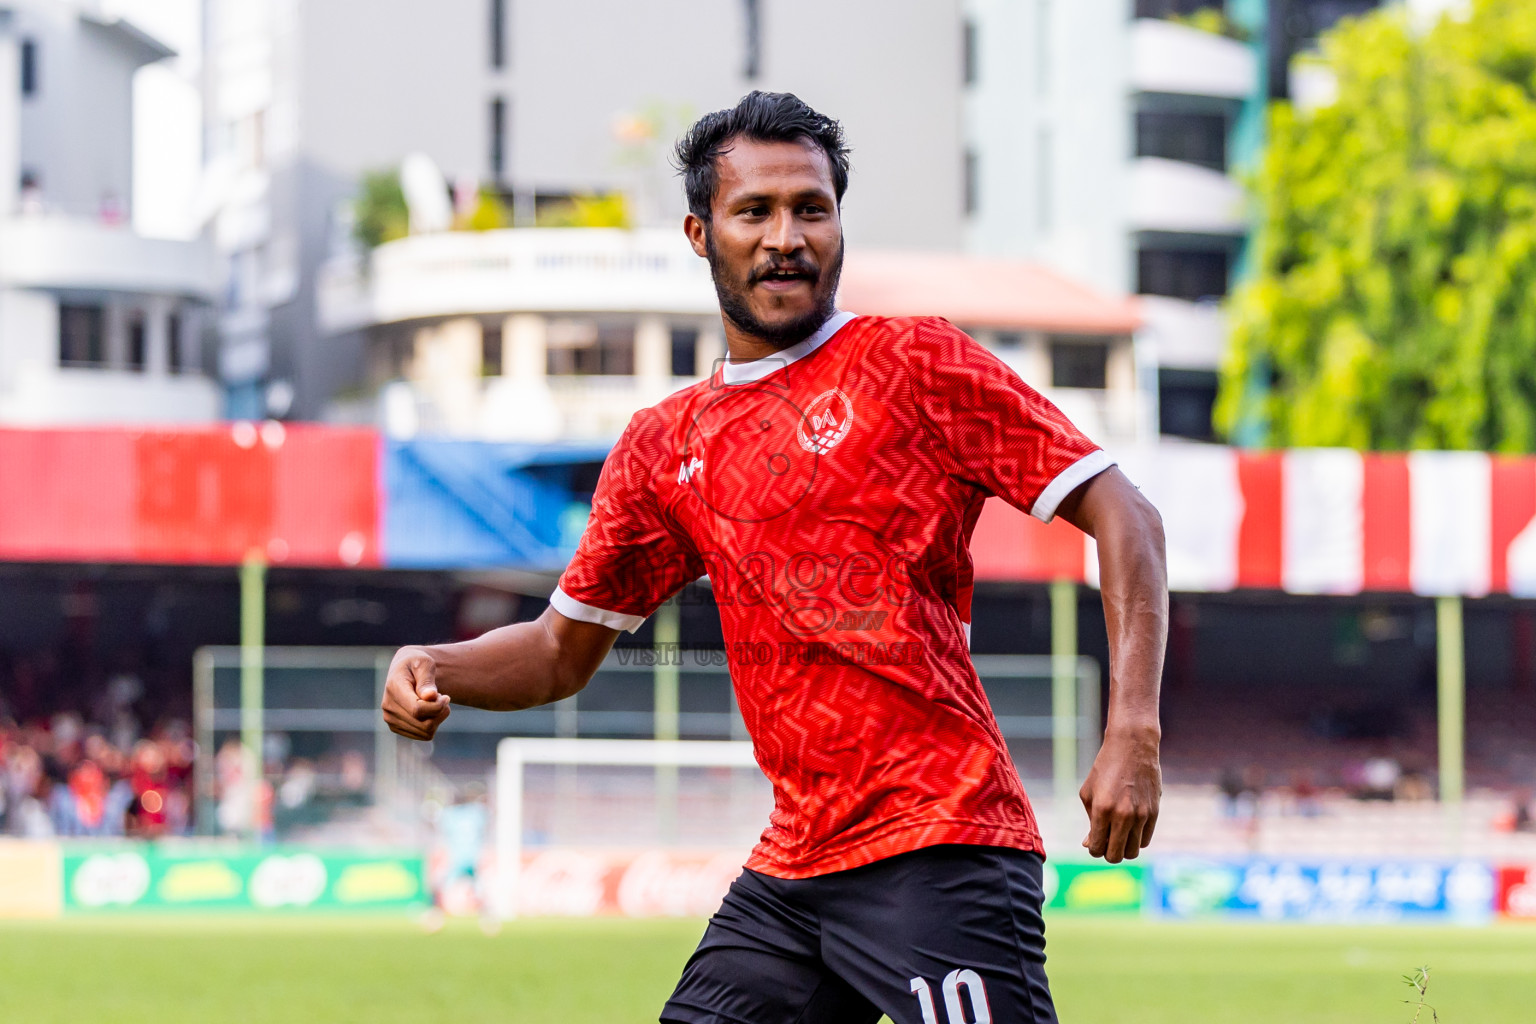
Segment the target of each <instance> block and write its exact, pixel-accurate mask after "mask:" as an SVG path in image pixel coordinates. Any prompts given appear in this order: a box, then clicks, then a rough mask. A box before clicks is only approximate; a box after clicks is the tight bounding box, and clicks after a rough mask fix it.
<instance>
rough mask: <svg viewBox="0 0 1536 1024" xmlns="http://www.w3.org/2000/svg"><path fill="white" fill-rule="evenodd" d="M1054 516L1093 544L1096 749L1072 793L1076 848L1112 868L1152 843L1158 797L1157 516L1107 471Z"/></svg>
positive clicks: (1162, 575)
mask: <svg viewBox="0 0 1536 1024" xmlns="http://www.w3.org/2000/svg"><path fill="white" fill-rule="evenodd" d="M1057 511H1058V514H1059V515H1061V516H1062V517H1064V518H1065V519H1066V520H1067V521H1068V522H1070V523H1071V524H1072V525H1074V526H1076V527H1077V528H1078V529H1080V530H1082V531H1083V532H1084V533H1087V534H1088V535H1090V536H1091V537H1093V538H1094V540H1095V541H1097V544H1098V551H1099V588H1100V591H1101V592H1102V594H1103V597H1104V623H1105V626H1106V627H1107V629H1108V631H1109V714H1108V717H1107V720H1106V722H1105V726H1104V745H1103V746H1102V747H1101V748H1100V749H1099V754H1098V757H1096V758H1095V759H1094V762H1093V770H1092V771H1090V772H1089V773H1088V781H1086V782H1085V783H1083V788H1082V792H1081V796H1082V800H1083V806H1084V807H1085V808H1087V811H1088V822H1089V827H1088V837H1087V838H1086V839H1084V840H1083V845H1084V846H1086V847H1087V848H1088V852H1089V853H1090V854H1092V855H1093V856H1095V857H1103V858H1104V859H1105V860H1107V861H1109V862H1110V863H1111V864H1115V863H1119V861H1120V860H1121V859H1122V858H1134V857H1135V856H1136V855H1137V853H1138V852H1140V850H1141V848H1142V847H1144V846H1146V845H1147V844H1148V843H1150V842H1151V841H1152V831H1153V829H1154V828H1156V826H1157V812H1158V803H1159V801H1160V799H1161V797H1162V792H1163V776H1162V768H1161V767H1160V765H1159V762H1158V751H1159V746H1160V744H1161V742H1162V726H1161V725H1160V724H1159V721H1158V690H1159V688H1160V684H1161V681H1162V676H1163V652H1164V650H1165V649H1166V648H1167V645H1168V571H1167V565H1166V556H1165V553H1164V542H1163V521H1162V518H1161V517H1160V516H1159V515H1158V514H1157V509H1155V508H1153V507H1152V503H1151V502H1149V501H1147V499H1146V498H1144V497H1143V496H1142V494H1141V492H1140V491H1138V490H1137V489H1136V488H1135V486H1134V485H1133V484H1132V483H1131V482H1130V481H1129V480H1127V479H1126V477H1125V474H1123V473H1121V472H1120V470H1118V469H1116V468H1113V467H1111V468H1110V469H1108V470H1105V471H1104V472H1103V473H1100V474H1099V475H1098V476H1096V477H1094V478H1093V479H1092V480H1090V481H1088V482H1087V483H1086V484H1084V485H1083V486H1082V487H1079V488H1078V489H1077V490H1076V491H1074V492H1072V494H1070V495H1069V496H1068V497H1067V499H1066V500H1065V501H1063V502H1062V504H1061V507H1060V508H1059V509H1058V510H1057Z"/></svg>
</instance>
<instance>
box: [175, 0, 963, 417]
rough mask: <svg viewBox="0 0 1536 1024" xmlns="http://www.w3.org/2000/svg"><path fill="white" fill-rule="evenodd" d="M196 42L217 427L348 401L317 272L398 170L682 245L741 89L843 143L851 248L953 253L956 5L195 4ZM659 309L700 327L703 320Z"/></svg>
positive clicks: (792, 0) (354, 373)
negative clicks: (358, 202)
mask: <svg viewBox="0 0 1536 1024" xmlns="http://www.w3.org/2000/svg"><path fill="white" fill-rule="evenodd" d="M204 24H205V35H206V40H207V48H206V58H207V59H206V88H205V108H204V109H205V118H206V138H207V167H208V177H209V179H210V181H211V183H212V186H213V188H212V191H213V194H214V196H215V197H216V200H215V205H216V208H217V210H218V213H217V215H216V217H215V230H214V235H215V238H216V240H217V244H218V248H219V250H220V252H221V254H222V256H223V263H224V267H225V279H226V281H227V288H226V293H225V308H224V313H223V318H222V321H221V335H222V340H221V346H222V347H221V350H220V371H221V374H222V377H223V379H224V381H225V383H226V386H227V387H228V393H229V397H230V403H229V411H230V413H231V414H233V415H240V416H259V415H266V414H272V415H279V416H282V415H287V416H299V417H309V418H313V417H318V416H320V415H322V414H323V412H324V410H325V409H326V406H327V404H328V403H329V402H330V400H331V399H332V398H333V397H334V396H336V395H337V394H339V393H340V394H346V393H349V392H356V391H357V390H358V389H359V387H361V386H363V385H364V383H365V381H366V380H367V379H368V364H369V360H370V359H372V358H373V354H372V349H373V347H374V346H373V344H372V342H371V341H370V340H369V339H368V338H365V337H364V336H363V334H361V333H358V332H355V331H354V332H342V333H335V332H330V331H326V330H323V329H322V327H321V323H320V312H319V303H318V300H317V285H316V282H317V279H318V276H319V275H318V270H319V268H320V266H321V265H322V264H323V263H324V262H325V261H326V260H327V259H328V258H329V257H331V256H333V255H338V254H340V255H343V256H344V255H345V254H346V252H347V250H349V249H350V248H351V245H352V242H351V234H352V225H351V222H350V216H349V211H348V209H347V207H348V204H349V202H350V200H351V199H352V198H353V196H354V195H355V194H356V192H357V189H358V186H359V179H360V177H361V176H362V175H363V174H364V173H365V172H370V171H379V170H392V169H395V168H398V167H399V166H400V164H401V163H402V161H403V160H404V159H405V158H406V157H407V156H408V155H410V154H413V153H420V154H424V155H425V156H427V157H429V158H430V159H431V161H432V162H433V163H435V164H436V166H437V167H438V168H439V169H440V171H441V173H442V174H443V176H444V177H445V178H446V180H447V181H448V182H449V183H450V184H452V185H454V186H455V187H456V188H457V189H458V190H459V191H460V193H461V194H462V193H463V192H465V191H466V190H467V191H468V192H470V193H471V194H472V193H473V192H474V190H475V189H476V188H477V187H479V186H482V185H483V186H488V187H489V188H491V189H492V190H494V191H495V192H496V193H497V194H499V195H500V196H502V197H503V198H505V199H507V200H510V205H511V207H512V210H513V217H514V219H515V221H516V223H518V224H533V223H536V222H538V220H539V217H540V211H541V210H546V209H548V208H550V206H551V205H552V204H559V203H561V202H563V201H566V200H568V199H569V198H570V197H571V196H573V195H614V194H623V195H624V196H625V200H626V202H625V205H626V208H627V214H628V221H629V223H631V224H632V225H636V226H640V227H652V226H657V225H666V226H667V227H668V229H669V230H671V231H674V232H676V231H678V230H679V229H678V226H677V225H678V222H679V221H680V219H681V216H682V212H683V207H682V195H681V186H680V183H679V182H678V180H677V178H676V176H675V175H674V173H673V172H672V170H671V168H670V166H669V165H668V150H669V148H670V145H671V142H672V140H673V139H674V138H675V137H676V135H677V134H678V133H679V132H680V131H681V130H682V129H683V128H684V127H686V125H687V124H688V123H690V122H691V120H692V119H693V118H695V117H697V116H698V115H699V114H702V113H704V112H706V111H709V110H713V109H718V108H720V107H724V106H728V105H731V104H734V103H735V102H736V100H737V99H739V98H740V97H741V96H742V95H743V94H745V93H746V92H748V91H749V90H751V89H753V88H765V89H792V90H793V91H795V92H797V93H799V94H800V95H801V96H803V97H804V98H805V99H806V100H807V101H809V102H810V103H812V104H813V105H815V106H817V107H819V108H821V109H825V110H827V111H829V112H831V113H833V114H835V115H836V116H838V117H840V118H842V119H843V120H844V121H845V123H846V124H847V125H848V127H849V134H850V142H851V144H852V146H853V149H854V156H853V161H854V180H853V185H852V188H851V190H850V192H849V197H848V201H847V205H846V219H847V223H848V233H849V237H850V238H851V239H853V240H854V241H855V242H857V243H859V244H864V245H880V246H900V247H905V248H924V249H941V250H955V249H958V248H959V246H960V244H961V240H962V228H963V225H964V221H965V212H964V195H963V174H962V170H963V167H964V159H963V152H962V150H963V147H962V140H961V130H960V124H959V118H958V112H959V109H960V103H961V92H962V89H963V82H962V76H961V69H960V59H961V52H960V46H959V40H960V14H959V0H856V2H844V3H838V4H830V5H829V4H814V3H811V2H810V0H773V2H759V0H737V2H724V0H655V2H648V3H644V4H635V3H626V2H619V0H569V2H561V3H539V4H535V3H514V2H509V0H444V2H442V3H437V4H432V5H430V6H429V5H426V4H423V3H420V2H412V0H328V2H325V3H318V2H313V0H297V2H291V3H270V2H258V0H206V2H205V5H204ZM808 26H809V27H811V30H808ZM466 244H468V243H466ZM540 244H544V243H540V242H535V241H532V240H530V241H528V242H526V243H519V242H515V241H509V240H498V241H492V242H487V243H486V245H487V246H489V247H491V248H493V249H494V248H495V247H497V246H503V245H510V246H513V247H514V248H515V247H517V246H520V245H521V246H532V247H537V246H538V245H540ZM571 244H572V245H578V246H579V244H580V243H576V242H575V241H574V240H572V242H571ZM593 244H594V245H596V246H598V247H601V246H602V245H605V244H607V243H604V242H594V243H593ZM426 248H430V246H429V245H426V246H423V247H418V248H415V249H411V250H408V251H409V252H410V253H411V254H412V255H411V257H410V258H411V259H415V258H416V256H415V254H416V253H417V252H419V251H425V249H426ZM390 258H391V259H395V258H396V257H390ZM398 258H400V259H405V258H406V257H405V256H404V255H401V256H400V257H398ZM703 301H705V302H709V301H710V300H708V299H707V298H706V299H705V300H703ZM461 312H476V313H481V312H486V311H485V310H475V309H472V308H469V307H466V308H465V309H464V310H461ZM673 312H678V313H680V314H681V313H685V312H686V313H687V316H689V317H693V318H694V319H695V320H696V321H697V322H698V324H699V325H700V326H699V328H698V329H699V330H700V331H705V329H704V327H703V326H702V324H703V321H704V320H706V319H708V317H709V316H710V314H711V313H712V312H713V306H712V304H711V305H708V307H707V308H705V307H703V306H700V307H698V308H695V307H692V306H689V307H687V308H686V309H683V310H676V311H673ZM667 331H670V328H667ZM663 333H665V332H663ZM555 334H556V336H557V337H559V336H560V335H559V329H557V330H556V332H555ZM660 336H661V335H657V337H660ZM701 336H703V337H707V331H705V333H704V335H701ZM561 344H564V342H562V343H561ZM572 344H574V343H572ZM668 344H670V342H668ZM704 344H705V345H706V348H707V344H708V343H707V341H706V342H705V343H704ZM577 347H580V346H577ZM662 347H663V349H665V347H666V346H662ZM515 348H516V346H515V344H512V342H511V341H510V340H509V342H508V348H507V349H506V351H507V352H513V351H514V350H515ZM647 351H649V350H648V349H647ZM637 358H640V359H642V364H641V365H639V366H638V369H640V370H642V371H646V367H647V366H649V364H644V363H643V359H644V358H649V357H643V356H640V355H637ZM668 358H670V357H668ZM657 365H660V364H657ZM668 365H670V364H668ZM646 372H649V371H646Z"/></svg>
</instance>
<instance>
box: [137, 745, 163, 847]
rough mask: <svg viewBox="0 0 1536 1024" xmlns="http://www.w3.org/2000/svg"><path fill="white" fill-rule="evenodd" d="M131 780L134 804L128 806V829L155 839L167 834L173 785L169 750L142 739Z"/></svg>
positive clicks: (138, 834) (138, 746)
mask: <svg viewBox="0 0 1536 1024" xmlns="http://www.w3.org/2000/svg"><path fill="white" fill-rule="evenodd" d="M130 782H131V784H132V786H133V803H132V804H131V805H130V806H129V809H128V831H129V832H130V834H132V835H137V836H144V837H147V838H151V839H153V838H158V837H159V836H163V835H165V833H166V831H167V823H168V821H169V814H168V807H167V800H168V797H169V796H170V792H171V784H170V775H169V772H168V771H167V759H166V756H165V752H164V751H163V750H161V749H160V745H159V744H158V743H154V742H152V741H150V740H140V741H139V742H138V743H137V744H135V745H134V748H133V768H132V772H131V775H130Z"/></svg>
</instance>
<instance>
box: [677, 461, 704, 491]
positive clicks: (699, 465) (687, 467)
mask: <svg viewBox="0 0 1536 1024" xmlns="http://www.w3.org/2000/svg"><path fill="white" fill-rule="evenodd" d="M703 471H704V460H703V459H701V458H699V457H698V456H697V455H695V456H694V457H693V458H691V459H688V458H684V459H683V462H682V464H681V465H680V466H678V467H677V482H678V483H680V484H685V483H687V482H688V481H690V480H692V479H693V475H694V474H695V473H701V472H703Z"/></svg>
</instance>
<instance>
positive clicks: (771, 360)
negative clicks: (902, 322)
mask: <svg viewBox="0 0 1536 1024" xmlns="http://www.w3.org/2000/svg"><path fill="white" fill-rule="evenodd" d="M855 316H857V314H855V313H845V312H843V311H842V310H838V311H837V312H835V313H833V314H832V315H831V316H830V317H828V318H827V322H826V323H824V324H822V325H821V327H820V328H819V329H818V330H817V331H816V333H815V334H813V335H811V336H810V337H809V338H806V339H804V340H803V341H797V342H795V343H794V344H793V345H791V346H789V348H786V349H780V350H779V351H777V352H775V353H773V354H772V355H767V356H763V357H762V358H760V359H753V360H750V361H748V362H745V363H733V362H731V357H730V355H729V354H727V355H726V357H725V359H724V360H723V361H722V363H721V366H720V382H721V383H722V384H745V383H747V382H748V381H754V380H762V379H763V378H764V377H766V376H768V375H769V374H770V373H773V372H774V371H775V370H782V369H783V368H784V367H786V366H788V365H789V364H790V363H792V362H794V361H795V360H796V359H802V358H804V357H805V356H808V355H810V354H811V353H812V352H815V351H816V350H817V349H819V348H821V346H823V345H825V344H826V343H827V342H828V341H830V340H831V338H832V335H834V334H836V333H837V332H838V331H840V330H842V329H843V325H844V324H846V323H848V321H850V320H852V319H854V317H855Z"/></svg>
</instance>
